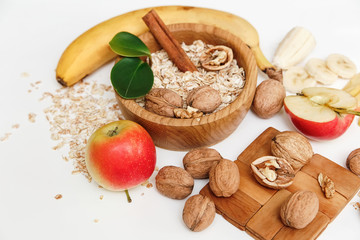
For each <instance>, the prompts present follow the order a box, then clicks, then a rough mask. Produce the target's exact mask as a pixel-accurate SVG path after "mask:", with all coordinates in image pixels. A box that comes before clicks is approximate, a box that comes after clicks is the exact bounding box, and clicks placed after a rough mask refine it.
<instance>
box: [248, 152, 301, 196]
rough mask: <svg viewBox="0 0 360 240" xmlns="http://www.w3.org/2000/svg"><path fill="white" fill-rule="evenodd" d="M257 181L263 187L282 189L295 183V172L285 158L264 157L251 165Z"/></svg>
mask: <svg viewBox="0 0 360 240" xmlns="http://www.w3.org/2000/svg"><path fill="white" fill-rule="evenodd" d="M250 166H251V170H252V172H253V174H254V176H255V178H256V180H257V181H258V182H259V183H260V184H261V185H263V186H265V187H269V188H273V189H282V188H286V187H288V186H290V185H291V184H292V183H293V180H294V177H295V172H294V170H293V168H292V167H291V165H290V164H289V163H288V162H287V161H286V160H285V159H283V158H278V157H274V156H264V157H260V158H258V159H256V160H255V161H253V162H252V163H251V165H250Z"/></svg>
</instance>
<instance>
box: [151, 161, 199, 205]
mask: <svg viewBox="0 0 360 240" xmlns="http://www.w3.org/2000/svg"><path fill="white" fill-rule="evenodd" d="M155 182H156V188H157V189H158V191H159V192H160V193H161V194H163V195H165V196H167V197H169V198H173V199H184V198H186V197H187V196H189V195H190V194H191V192H192V190H193V188H194V179H193V178H192V177H191V175H190V174H189V173H188V172H187V171H185V170H184V169H183V168H180V167H176V166H165V167H163V168H161V169H160V170H159V172H158V174H157V175H156V177H155Z"/></svg>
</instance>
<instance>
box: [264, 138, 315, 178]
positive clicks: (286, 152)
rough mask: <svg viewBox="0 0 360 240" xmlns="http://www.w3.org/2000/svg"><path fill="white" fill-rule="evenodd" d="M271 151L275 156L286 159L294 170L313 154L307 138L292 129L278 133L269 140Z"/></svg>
mask: <svg viewBox="0 0 360 240" xmlns="http://www.w3.org/2000/svg"><path fill="white" fill-rule="evenodd" d="M271 152H272V154H273V155H274V156H275V157H279V158H284V159H285V160H287V161H288V162H289V163H290V165H291V166H292V167H293V169H294V170H295V171H297V170H299V169H300V168H301V167H302V166H304V165H305V164H306V163H307V162H308V161H309V160H310V158H311V157H312V156H313V155H314V152H313V149H312V147H311V144H310V142H309V141H308V139H307V138H306V137H305V136H303V135H302V134H300V133H298V132H294V131H284V132H281V133H278V134H277V135H276V136H275V137H274V138H273V139H272V140H271Z"/></svg>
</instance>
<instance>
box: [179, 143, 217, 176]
mask: <svg viewBox="0 0 360 240" xmlns="http://www.w3.org/2000/svg"><path fill="white" fill-rule="evenodd" d="M220 159H222V157H221V155H220V153H219V152H218V151H216V150H215V149H212V148H206V147H203V148H195V149H193V150H191V151H189V152H188V153H187V154H186V155H185V156H184V158H183V164H184V168H185V170H186V171H188V172H189V173H190V175H191V176H192V177H193V178H208V177H209V172H210V169H211V167H212V166H213V165H214V164H217V163H218V162H219V161H220Z"/></svg>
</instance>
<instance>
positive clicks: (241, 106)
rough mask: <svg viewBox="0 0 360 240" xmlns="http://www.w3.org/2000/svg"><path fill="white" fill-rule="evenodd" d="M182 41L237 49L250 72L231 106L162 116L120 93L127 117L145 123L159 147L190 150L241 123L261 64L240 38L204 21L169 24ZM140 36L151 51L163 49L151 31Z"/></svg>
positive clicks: (213, 141) (218, 138)
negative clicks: (197, 115) (191, 114)
mask: <svg viewBox="0 0 360 240" xmlns="http://www.w3.org/2000/svg"><path fill="white" fill-rule="evenodd" d="M168 27H169V29H170V31H171V32H172V33H173V36H174V37H175V38H176V39H177V40H178V41H179V42H185V43H187V44H190V43H192V42H193V41H195V40H198V39H201V40H203V41H204V42H206V43H209V44H214V45H219V44H223V45H226V46H228V47H230V48H232V49H233V52H234V58H235V59H236V60H237V62H238V64H239V66H241V67H243V68H244V70H245V73H246V81H245V86H244V88H243V90H242V92H241V93H240V95H239V96H238V97H237V99H236V100H235V101H234V102H232V103H231V104H230V105H229V106H227V107H225V108H224V109H222V110H220V111H217V112H216V113H213V114H210V115H206V116H203V117H201V118H199V119H176V118H168V117H163V116H159V115H157V114H154V113H151V112H149V111H147V110H145V109H144V108H142V107H140V106H139V105H138V104H137V103H135V101H134V100H126V99H123V98H121V97H120V96H119V95H117V94H116V99H117V101H118V103H119V105H120V109H121V111H122V113H123V115H124V116H125V118H126V119H129V120H133V121H135V122H137V123H139V124H140V125H142V126H143V127H144V128H145V129H146V130H147V131H148V132H149V133H150V135H151V137H152V138H153V140H154V143H155V145H156V146H158V147H161V148H165V149H170V150H188V149H192V148H195V147H202V146H211V145H213V144H216V143H218V142H220V141H222V140H224V139H225V138H226V137H228V136H229V135H230V134H231V133H232V132H233V131H234V130H235V129H236V128H237V127H238V125H239V124H240V122H241V121H242V120H243V118H244V117H245V115H246V113H247V112H248V111H249V108H250V106H251V103H252V100H253V97H254V93H255V88H256V82H257V66H256V61H255V58H254V56H253V54H252V52H251V50H250V49H249V48H248V47H247V45H246V44H244V43H243V42H242V41H241V40H240V39H239V38H237V37H236V36H234V35H232V34H231V33H229V32H226V31H224V30H222V29H219V28H216V27H213V26H207V25H202V24H192V23H186V24H185V23H184V24H174V25H169V26H168ZM140 38H141V39H142V40H143V41H144V42H145V44H146V45H147V46H148V47H149V49H150V50H151V52H154V51H157V50H159V49H160V46H159V45H158V43H157V42H156V41H155V39H154V37H153V36H152V35H151V34H150V33H145V34H144V35H142V36H140Z"/></svg>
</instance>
